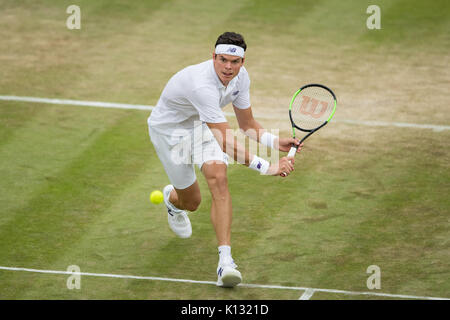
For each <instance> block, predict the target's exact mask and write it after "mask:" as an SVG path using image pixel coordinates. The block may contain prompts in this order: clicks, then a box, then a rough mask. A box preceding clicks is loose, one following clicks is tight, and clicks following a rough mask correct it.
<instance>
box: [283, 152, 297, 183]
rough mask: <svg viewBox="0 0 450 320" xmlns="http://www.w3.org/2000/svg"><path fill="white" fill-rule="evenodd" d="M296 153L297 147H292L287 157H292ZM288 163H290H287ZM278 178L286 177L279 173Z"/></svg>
mask: <svg viewBox="0 0 450 320" xmlns="http://www.w3.org/2000/svg"><path fill="white" fill-rule="evenodd" d="M296 153H297V146H294V145H292V147H291V150H289V153H288V155H287V156H288V157H293V156H295V154H296ZM289 162H290V161H289ZM280 176H282V177H286V174H285V173H284V172H282V173H280Z"/></svg>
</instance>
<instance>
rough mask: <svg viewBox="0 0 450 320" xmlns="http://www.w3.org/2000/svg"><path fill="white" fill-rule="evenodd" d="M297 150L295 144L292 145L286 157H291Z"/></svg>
mask: <svg viewBox="0 0 450 320" xmlns="http://www.w3.org/2000/svg"><path fill="white" fill-rule="evenodd" d="M296 152H297V146H295V147H294V146H292V147H291V150H289V153H288V155H287V156H288V157H293V156H295V153H296Z"/></svg>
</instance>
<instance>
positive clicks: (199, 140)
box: [149, 123, 228, 189]
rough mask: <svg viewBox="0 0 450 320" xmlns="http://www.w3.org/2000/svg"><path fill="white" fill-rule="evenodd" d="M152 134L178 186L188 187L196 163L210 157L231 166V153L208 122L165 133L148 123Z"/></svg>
mask: <svg viewBox="0 0 450 320" xmlns="http://www.w3.org/2000/svg"><path fill="white" fill-rule="evenodd" d="M149 135H150V140H151V141H152V143H153V146H154V147H155V150H156V154H157V155H158V158H159V160H161V162H162V164H163V167H164V170H165V171H166V173H167V176H168V177H169V180H170V183H171V184H172V185H173V186H174V187H175V188H177V189H186V188H187V187H189V186H191V185H192V184H193V183H194V182H195V181H196V179H197V177H196V175H195V166H194V165H197V166H198V168H199V169H200V170H201V168H202V166H203V164H204V163H205V162H207V161H217V162H218V163H225V164H226V165H227V166H228V155H227V154H226V153H224V152H223V151H222V148H221V147H220V146H219V144H218V142H217V140H216V138H215V137H214V135H213V134H212V132H211V130H209V128H208V126H207V125H206V124H205V123H203V124H202V125H200V126H197V127H195V128H194V129H191V130H183V135H181V134H180V133H178V134H173V135H165V134H162V133H160V132H159V131H156V130H154V129H152V128H151V127H150V126H149Z"/></svg>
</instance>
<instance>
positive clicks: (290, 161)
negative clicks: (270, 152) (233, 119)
mask: <svg viewBox="0 0 450 320" xmlns="http://www.w3.org/2000/svg"><path fill="white" fill-rule="evenodd" d="M206 124H207V125H208V127H209V129H210V130H211V132H212V133H213V135H214V137H215V138H216V140H217V142H218V143H219V145H220V147H221V148H222V150H224V152H225V153H227V154H228V155H229V156H230V157H233V159H234V160H235V161H237V162H239V163H242V164H244V165H246V166H247V167H251V165H252V161H253V160H256V159H260V158H255V155H253V154H251V153H250V152H248V150H246V148H245V147H244V146H243V145H242V144H240V143H239V142H238V141H237V137H236V136H235V135H234V133H233V130H231V128H230V126H229V125H228V122H219V123H208V122H206ZM260 160H261V161H265V160H263V159H260ZM268 166H269V167H268V168H267V171H266V172H265V173H264V174H267V175H273V176H279V175H280V174H281V173H286V174H289V173H290V172H292V170H294V158H293V157H289V158H288V157H282V158H281V159H280V161H279V162H277V163H273V164H270V163H269V164H268Z"/></svg>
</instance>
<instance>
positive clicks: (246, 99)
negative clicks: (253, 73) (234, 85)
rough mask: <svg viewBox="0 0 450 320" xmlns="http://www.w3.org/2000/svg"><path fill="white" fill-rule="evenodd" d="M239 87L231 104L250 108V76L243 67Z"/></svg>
mask: <svg viewBox="0 0 450 320" xmlns="http://www.w3.org/2000/svg"><path fill="white" fill-rule="evenodd" d="M242 68H244V67H242ZM240 80H241V79H240ZM239 87H240V90H239V93H238V94H237V96H236V98H234V100H233V106H235V107H236V108H238V109H247V108H250V105H251V104H250V77H249V76H248V72H247V70H245V69H244V70H243V72H242V80H241V84H240V86H239Z"/></svg>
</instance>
